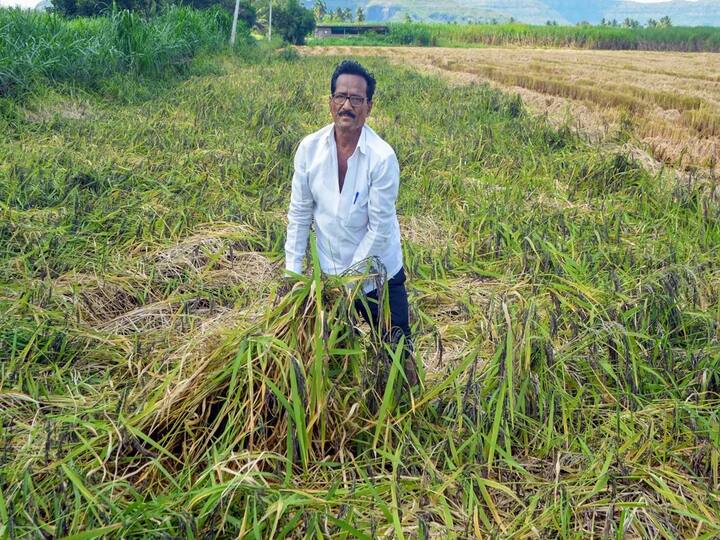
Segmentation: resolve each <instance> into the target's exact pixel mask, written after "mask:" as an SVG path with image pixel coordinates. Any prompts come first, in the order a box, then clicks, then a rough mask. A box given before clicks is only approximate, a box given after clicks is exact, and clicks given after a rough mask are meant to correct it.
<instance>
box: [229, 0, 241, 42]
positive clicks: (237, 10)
mask: <svg viewBox="0 0 720 540" xmlns="http://www.w3.org/2000/svg"><path fill="white" fill-rule="evenodd" d="M239 14H240V0H235V13H234V14H233V22H232V30H231V31H230V45H235V37H236V36H237V21H238V15H239Z"/></svg>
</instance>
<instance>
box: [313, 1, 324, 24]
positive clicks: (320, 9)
mask: <svg viewBox="0 0 720 540" xmlns="http://www.w3.org/2000/svg"><path fill="white" fill-rule="evenodd" d="M327 12H328V9H327V4H326V3H325V1H324V0H315V1H314V2H313V15H315V20H316V21H322V20H323V19H324V18H325V16H326V15H327Z"/></svg>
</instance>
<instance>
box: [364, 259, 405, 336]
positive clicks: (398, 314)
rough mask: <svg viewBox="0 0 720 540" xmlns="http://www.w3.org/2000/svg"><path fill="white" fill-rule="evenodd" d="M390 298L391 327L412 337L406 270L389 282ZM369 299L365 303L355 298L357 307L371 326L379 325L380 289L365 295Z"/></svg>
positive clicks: (402, 270)
mask: <svg viewBox="0 0 720 540" xmlns="http://www.w3.org/2000/svg"><path fill="white" fill-rule="evenodd" d="M387 288H388V300H389V303H390V328H391V334H392V329H393V328H399V329H400V330H402V333H403V334H405V339H406V340H409V339H410V319H409V314H408V297H407V291H406V290H405V270H404V269H402V268H401V269H400V271H399V272H398V273H397V274H395V275H394V276H393V277H392V278H390V279H389V280H388V282H387ZM365 296H366V297H367V298H368V300H367V301H366V302H365V303H363V301H362V299H357V300H355V309H357V310H358V311H359V312H360V314H361V315H362V316H363V318H364V319H365V320H366V321H367V323H368V324H369V325H370V326H373V327H374V328H377V326H378V307H379V306H378V301H377V300H378V291H377V290H374V291H371V292H369V293H367V294H366V295H365ZM366 304H367V309H366Z"/></svg>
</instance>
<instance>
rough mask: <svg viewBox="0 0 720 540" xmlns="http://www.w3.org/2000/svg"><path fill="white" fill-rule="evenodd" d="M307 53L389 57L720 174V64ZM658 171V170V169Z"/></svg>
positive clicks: (598, 57)
mask: <svg viewBox="0 0 720 540" xmlns="http://www.w3.org/2000/svg"><path fill="white" fill-rule="evenodd" d="M302 52H303V54H364V55H380V56H385V57H387V58H389V59H391V60H393V61H395V62H398V63H402V64H410V65H413V66H416V67H417V68H418V69H421V70H423V71H426V72H430V73H433V74H439V75H441V76H443V77H445V78H447V79H449V80H451V81H454V82H456V83H460V84H472V83H478V82H480V83H483V82H487V83H490V84H492V85H494V86H495V87H497V88H499V89H502V90H509V91H511V92H516V93H518V94H519V95H520V96H521V97H522V99H523V102H524V103H525V105H526V106H528V107H529V109H530V110H531V111H532V112H533V113H535V114H538V115H547V116H549V118H550V119H551V121H553V122H554V123H555V124H556V125H567V126H568V127H569V128H571V129H573V130H577V131H580V132H581V133H583V134H585V135H586V136H589V137H590V138H591V139H592V140H595V141H598V142H601V141H612V140H613V139H614V140H615V141H618V140H620V141H623V140H626V139H631V141H632V142H633V143H635V145H634V146H636V147H638V148H639V149H641V150H643V151H644V152H646V153H647V154H648V155H649V156H648V157H650V158H652V159H649V160H648V159H645V161H646V165H648V166H650V167H653V164H652V160H653V159H654V160H655V161H657V162H659V163H661V164H666V165H669V166H671V167H674V168H678V169H684V170H692V171H696V170H698V169H699V170H705V172H706V173H707V172H712V173H714V174H715V175H718V174H720V56H718V55H717V54H713V53H704V54H702V53H700V54H697V53H693V54H689V53H661V52H637V51H635V52H621V51H582V50H570V49H528V48H486V49H441V48H432V49H417V48H402V47H390V48H380V47H365V48H357V47H352V48H350V47H329V48H322V47H313V48H305V49H303V51H302ZM655 168H657V167H656V166H655Z"/></svg>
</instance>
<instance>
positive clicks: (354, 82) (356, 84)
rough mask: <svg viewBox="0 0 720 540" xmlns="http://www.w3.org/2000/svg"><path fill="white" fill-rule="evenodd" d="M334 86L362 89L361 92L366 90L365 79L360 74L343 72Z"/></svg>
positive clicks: (337, 87)
mask: <svg viewBox="0 0 720 540" xmlns="http://www.w3.org/2000/svg"><path fill="white" fill-rule="evenodd" d="M335 86H336V89H339V88H341V87H343V88H348V89H353V90H358V91H362V92H363V93H365V92H367V81H366V80H365V77H362V76H361V75H352V74H350V73H343V74H342V75H340V76H339V77H338V78H337V81H336V83H335Z"/></svg>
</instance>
